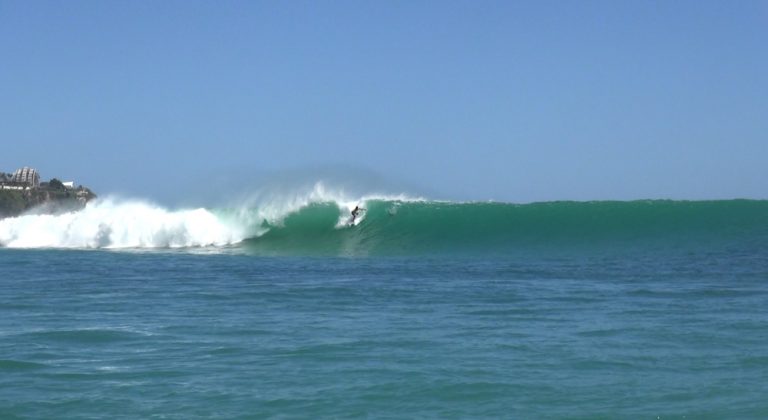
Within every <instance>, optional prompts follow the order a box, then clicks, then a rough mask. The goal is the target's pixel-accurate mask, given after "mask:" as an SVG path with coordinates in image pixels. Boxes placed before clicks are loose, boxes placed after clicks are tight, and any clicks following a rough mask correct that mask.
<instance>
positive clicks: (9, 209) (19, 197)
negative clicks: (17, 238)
mask: <svg viewBox="0 0 768 420" xmlns="http://www.w3.org/2000/svg"><path fill="white" fill-rule="evenodd" d="M54 180H55V179H54ZM54 180H52V181H51V182H50V183H48V185H47V186H45V187H43V186H41V187H40V188H31V189H26V190H0V218H4V217H15V216H18V215H20V214H22V213H25V212H30V213H59V212H65V211H74V210H80V209H82V208H83V207H85V204H86V203H87V202H88V201H90V200H92V199H94V198H96V194H94V193H93V191H91V190H90V189H88V188H86V187H83V186H80V187H78V188H66V187H64V185H63V184H61V182H58V183H54V182H53V181H54ZM51 184H53V185H51Z"/></svg>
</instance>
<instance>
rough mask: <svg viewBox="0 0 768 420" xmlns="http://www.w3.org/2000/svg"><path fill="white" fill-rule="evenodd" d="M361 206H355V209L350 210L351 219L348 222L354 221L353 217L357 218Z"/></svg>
mask: <svg viewBox="0 0 768 420" xmlns="http://www.w3.org/2000/svg"><path fill="white" fill-rule="evenodd" d="M360 210H361V208H360V207H359V206H355V209H354V210H352V221H351V222H349V224H352V223H355V219H356V218H357V215H358V214H360Z"/></svg>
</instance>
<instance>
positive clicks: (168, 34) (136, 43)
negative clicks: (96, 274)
mask: <svg viewBox="0 0 768 420" xmlns="http://www.w3.org/2000/svg"><path fill="white" fill-rule="evenodd" d="M0 144H1V145H2V146H1V147H0V170H5V171H13V170H14V169H16V168H17V167H20V166H23V165H29V166H34V167H36V168H38V169H39V170H40V172H41V173H42V175H43V178H45V179H47V178H49V177H51V176H58V177H60V178H64V179H67V180H68V179H74V180H75V181H76V182H79V183H83V184H86V185H89V186H91V187H92V188H94V189H95V190H96V191H97V192H100V193H104V192H119V193H124V194H130V195H135V196H144V197H149V198H155V199H160V200H162V199H163V197H164V196H171V195H173V192H174V191H180V190H181V189H183V188H184V187H186V188H189V186H190V185H200V186H201V187H204V186H205V185H207V181H208V180H209V179H212V178H216V177H218V179H221V177H222V176H224V177H229V178H228V182H230V183H231V184H233V185H237V186H238V187H239V186H242V188H243V189H248V188H252V187H254V185H253V184H255V183H258V182H259V181H258V176H257V175H256V174H259V173H263V172H272V173H275V172H276V173H278V174H279V173H281V171H285V170H288V171H310V172H311V170H312V169H311V168H314V167H323V168H326V170H327V168H339V171H341V172H344V171H345V170H346V169H344V168H349V167H354V168H359V169H360V170H361V171H363V172H367V171H370V172H372V173H375V174H378V176H380V177H383V178H388V179H392V180H393V182H395V181H394V180H396V182H398V183H402V184H403V185H409V186H410V185H414V186H417V187H414V188H415V189H421V190H422V191H428V192H429V194H431V195H435V196H437V197H436V198H456V199H476V200H485V199H495V200H504V201H513V202H525V201H534V200H553V199H578V200H586V199H633V198H731V197H750V198H768V192H767V191H768V1H746V0H744V1H720V2H710V1H698V0H697V1H613V0H611V1H511V0H510V1H499V2H495V1H482V0H480V1H477V0H473V1H465V2H456V1H442V0H441V1H418V0H416V1H410V0H409V1H395V0H392V1H389V0H388V1H323V0H320V1H306V2H302V1H282V2H278V1H272V2H266V1H247V2H245V1H244V2H237V1H206V2H196V1H187V0H185V1H88V2H84V1H51V2H45V1H27V0H24V1H6V0H0ZM331 170H333V169H331ZM251 174H252V175H251ZM409 188H410V187H409ZM417 192H418V191H417Z"/></svg>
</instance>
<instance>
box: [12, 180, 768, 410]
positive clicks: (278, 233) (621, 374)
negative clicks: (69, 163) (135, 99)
mask: <svg viewBox="0 0 768 420" xmlns="http://www.w3.org/2000/svg"><path fill="white" fill-rule="evenodd" d="M355 204H362V206H363V207H364V208H365V209H366V210H365V211H364V212H363V213H361V215H360V216H359V217H358V218H356V220H354V222H352V220H351V216H350V214H349V210H350V209H351V208H352V207H353V205H355ZM0 244H1V245H2V247H0V418H3V419H14V418H161V419H194V418H269V417H276V418H357V417H372V418H590V419H591V418H649V419H650V418H653V419H657V418H659V419H681V418H756V419H759V418H768V398H766V396H767V395H768V310H766V308H768V201H760V200H724V201H669V200H642V201H627V202H618V201H617V202H610V201H596V202H548V203H533V204H508V203H495V202H470V203H453V202H445V201H429V200H422V199H409V198H404V197H364V198H362V199H358V200H331V199H328V198H327V197H322V196H321V195H320V196H318V195H315V196H310V197H304V198H302V199H295V200H290V201H289V202H283V203H282V204H281V205H280V206H262V207H258V206H251V207H248V206H246V207H241V208H234V207H227V208H222V209H205V208H199V209H191V210H184V211H182V210H169V209H165V208H163V207H160V206H156V205H152V204H148V203H142V202H131V201H120V200H110V199H105V200H101V201H97V202H94V203H90V204H89V205H88V207H87V208H86V209H85V210H83V211H81V212H78V213H68V214H61V215H55V216H51V215H34V214H31V215H26V216H22V217H19V218H14V219H5V220H0Z"/></svg>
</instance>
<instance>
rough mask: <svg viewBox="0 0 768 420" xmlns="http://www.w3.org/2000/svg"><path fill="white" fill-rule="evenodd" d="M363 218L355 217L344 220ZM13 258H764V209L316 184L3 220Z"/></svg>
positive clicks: (749, 203) (3, 240)
mask: <svg viewBox="0 0 768 420" xmlns="http://www.w3.org/2000/svg"><path fill="white" fill-rule="evenodd" d="M356 205H359V206H361V207H363V208H365V211H363V212H362V213H360V215H359V216H358V217H357V218H355V220H354V222H353V221H352V217H351V215H350V212H351V210H352V209H353V208H354V207H355V206H356ZM0 245H2V246H5V247H13V248H185V247H227V248H232V249H237V250H242V251H245V252H249V253H254V254H257V255H337V256H350V255H357V256H360V255H403V254H408V255H410V254H428V253H444V252H462V253H466V252H470V253H471V252H474V253H489V252H503V253H508V252H516V251H523V252H524V251H526V250H535V249H539V248H542V247H547V248H553V247H555V248H558V249H568V250H584V249H595V248H599V249H603V250H605V249H628V248H632V247H637V246H642V247H646V248H647V249H661V250H672V249H678V250H680V249H693V248H695V247H697V246H705V247H710V249H711V246H712V245H718V246H726V247H731V248H733V247H741V246H746V247H749V248H751V249H755V248H759V249H763V250H765V249H768V201H760V200H720V201H671V200H641V201H624V202H619V201H594V202H547V203H532V204H509V203H497V202H469V203H455V202H443V201H429V200H424V199H420V198H414V197H408V196H393V195H364V196H359V197H352V196H348V195H346V194H344V192H343V191H334V190H331V189H328V188H326V187H325V186H324V185H322V184H315V185H314V186H313V187H312V188H310V189H308V190H305V191H298V192H295V193H292V194H279V193H275V194H257V195H255V196H252V197H250V198H249V199H248V200H244V201H242V202H241V203H240V204H239V205H237V206H228V207H226V208H219V209H206V208H197V209H188V210H168V209H165V208H162V207H160V206H157V205H153V204H150V203H146V202H139V201H126V200H119V199H104V200H97V201H94V202H92V203H89V204H88V205H87V206H86V208H85V209H84V210H81V211H79V212H72V213H65V214H59V215H24V216H20V217H16V218H9V219H4V220H0Z"/></svg>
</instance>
